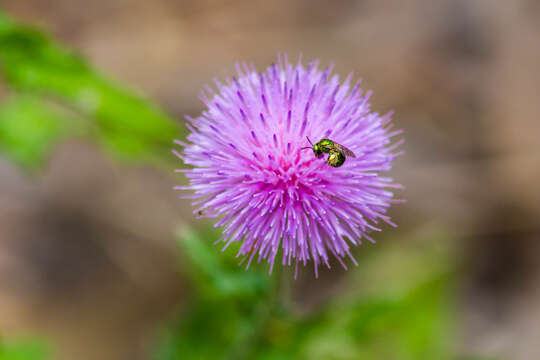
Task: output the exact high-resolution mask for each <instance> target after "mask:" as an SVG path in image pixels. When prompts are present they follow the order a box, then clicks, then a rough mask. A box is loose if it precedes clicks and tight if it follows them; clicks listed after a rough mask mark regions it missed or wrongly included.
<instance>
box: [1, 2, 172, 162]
mask: <svg viewBox="0 0 540 360" xmlns="http://www.w3.org/2000/svg"><path fill="white" fill-rule="evenodd" d="M0 71H1V73H2V74H3V77H4V79H5V82H6V85H7V86H8V89H10V90H11V91H17V92H18V93H25V94H27V95H28V94H31V95H32V96H34V97H36V98H37V99H47V100H48V101H50V100H52V101H53V102H55V103H59V104H62V105H63V106H65V107H66V108H68V109H70V110H72V111H74V112H76V113H77V114H79V115H80V116H81V117H83V118H84V119H85V120H86V121H87V122H88V123H89V126H88V127H87V129H89V130H92V131H89V132H88V133H87V134H86V135H87V136H88V137H92V138H96V139H97V140H99V141H100V143H101V144H103V145H104V146H105V147H106V148H107V149H108V150H110V151H112V152H113V153H114V154H115V155H120V156H121V157H122V158H127V159H130V158H133V159H137V160H139V159H141V160H156V158H157V157H159V156H163V155H165V154H168V153H169V148H170V147H171V146H172V140H173V139H175V138H179V137H181V132H180V126H179V123H178V122H176V121H175V120H173V119H171V118H170V117H169V116H168V115H167V114H165V113H164V112H163V111H161V110H160V109H159V107H158V106H157V105H155V104H154V103H152V102H151V101H149V100H148V99H145V98H144V97H142V96H140V95H137V94H135V92H134V91H132V90H128V89H126V88H124V87H121V86H118V85H117V84H116V83H115V82H114V81H111V80H109V79H108V78H106V77H105V76H103V75H101V74H100V73H99V72H97V71H95V70H94V69H92V67H91V66H90V65H89V64H88V63H87V62H86V61H85V60H84V58H83V57H82V56H81V55H79V54H77V53H75V52H73V51H69V50H67V49H65V48H64V47H62V46H60V45H58V44H57V43H55V42H54V41H52V40H51V39H50V38H49V37H48V36H46V35H44V34H43V33H42V32H40V31H38V30H35V29H33V28H29V27H26V26H22V25H19V24H18V23H16V22H14V21H12V20H11V19H9V18H7V17H6V16H5V15H3V14H2V13H1V12H0ZM27 125H28V126H32V125H33V124H32V123H28V124H27ZM30 131H33V130H30Z"/></svg>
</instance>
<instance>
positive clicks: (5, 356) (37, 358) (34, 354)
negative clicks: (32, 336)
mask: <svg viewBox="0 0 540 360" xmlns="http://www.w3.org/2000/svg"><path fill="white" fill-rule="evenodd" d="M46 354H47V351H46V349H45V346H43V345H42V344H41V343H39V342H35V341H4V340H2V339H0V360H44V359H45V358H46Z"/></svg>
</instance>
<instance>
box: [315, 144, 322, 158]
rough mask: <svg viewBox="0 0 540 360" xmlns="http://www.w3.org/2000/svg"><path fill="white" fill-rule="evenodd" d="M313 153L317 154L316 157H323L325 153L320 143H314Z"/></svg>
mask: <svg viewBox="0 0 540 360" xmlns="http://www.w3.org/2000/svg"><path fill="white" fill-rule="evenodd" d="M313 153H314V154H315V156H316V157H321V156H322V155H323V151H322V149H321V146H320V145H319V144H315V145H313Z"/></svg>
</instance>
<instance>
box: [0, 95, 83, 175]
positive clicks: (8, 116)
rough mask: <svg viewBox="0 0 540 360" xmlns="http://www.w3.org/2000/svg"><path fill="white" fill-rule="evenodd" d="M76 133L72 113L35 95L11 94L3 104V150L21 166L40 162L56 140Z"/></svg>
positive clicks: (0, 130)
mask: <svg viewBox="0 0 540 360" xmlns="http://www.w3.org/2000/svg"><path fill="white" fill-rule="evenodd" d="M75 133H77V120H76V119H75V116H74V115H73V114H69V113H68V112H66V111H65V110H64V109H62V108H61V107H59V106H55V105H54V104H50V103H47V102H45V101H42V100H39V99H37V98H35V97H28V96H27V97H24V96H22V97H11V98H9V99H8V100H7V101H5V102H3V103H2V104H1V105H0V152H2V153H4V154H5V155H6V156H7V157H8V158H10V159H11V160H13V161H14V162H16V163H19V164H21V165H22V166H24V167H26V168H29V169H32V168H35V167H36V166H39V165H40V164H41V163H42V162H43V161H44V160H45V159H46V157H47V155H48V154H49V152H50V151H51V150H52V149H53V147H54V144H55V143H56V142H58V141H59V140H60V139H62V138H65V137H66V136H67V135H70V134H75Z"/></svg>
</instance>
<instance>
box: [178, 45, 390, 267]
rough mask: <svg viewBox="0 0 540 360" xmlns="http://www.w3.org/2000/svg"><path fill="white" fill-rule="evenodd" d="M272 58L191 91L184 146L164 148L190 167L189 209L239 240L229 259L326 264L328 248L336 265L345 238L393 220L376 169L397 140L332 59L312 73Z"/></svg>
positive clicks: (345, 251)
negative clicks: (315, 145)
mask: <svg viewBox="0 0 540 360" xmlns="http://www.w3.org/2000/svg"><path fill="white" fill-rule="evenodd" d="M318 65H319V62H318V61H314V62H310V63H309V64H308V65H307V67H304V66H303V65H302V64H301V61H299V62H298V64H297V65H296V66H294V65H292V64H290V63H289V62H288V60H287V57H286V56H285V58H284V59H283V60H282V59H281V58H278V64H277V65H275V64H273V65H272V66H270V67H269V68H267V69H266V71H265V72H263V73H258V72H257V71H256V70H255V68H254V66H253V65H250V66H248V65H247V64H245V63H243V64H241V65H240V64H239V65H237V67H236V68H237V72H238V76H237V77H233V79H232V80H230V79H227V81H226V82H225V84H222V83H220V82H219V81H217V80H215V83H216V87H217V91H216V92H215V91H214V90H212V89H211V88H210V87H207V88H206V90H207V92H206V93H205V92H203V93H202V94H201V98H202V101H203V102H204V104H205V105H206V110H204V111H203V112H202V115H201V116H199V117H197V118H191V117H187V120H188V122H189V123H187V127H188V128H189V130H190V131H191V133H190V134H189V135H188V136H187V140H188V143H184V142H181V141H176V143H177V144H179V145H181V146H183V147H184V149H183V152H182V153H180V152H178V151H176V150H174V151H173V152H174V153H175V154H176V155H177V156H178V157H179V158H181V159H182V160H183V161H184V163H185V164H188V165H191V166H193V168H191V169H183V170H177V171H178V172H184V173H185V175H186V176H187V178H188V179H189V185H188V186H178V187H176V189H180V190H192V191H194V194H191V195H188V196H187V197H190V198H192V199H195V200H194V202H193V205H194V206H196V209H195V211H194V213H195V214H199V215H203V216H205V217H210V218H219V220H218V221H217V223H216V224H215V226H216V227H218V226H223V236H222V237H221V238H220V239H219V240H218V242H219V241H221V242H223V243H224V244H225V246H224V248H223V249H225V248H227V246H229V245H230V244H231V243H234V242H241V246H240V249H239V252H238V256H243V258H244V260H245V259H247V265H246V268H247V267H249V265H250V263H251V262H252V260H253V259H254V258H255V257H257V260H258V261H259V262H260V261H261V260H263V259H265V260H266V261H268V263H269V264H270V272H271V271H272V268H273V264H274V261H275V259H276V257H277V256H278V252H280V251H281V255H280V256H279V257H280V258H281V263H282V264H283V265H291V264H295V265H296V267H297V268H298V263H299V262H300V263H301V264H303V265H304V266H305V265H306V264H307V262H309V261H313V265H314V268H315V276H317V275H318V266H319V265H320V264H324V265H326V266H328V267H330V265H329V257H330V254H331V255H333V256H335V257H336V258H337V259H338V260H339V262H340V263H341V264H342V266H343V267H344V268H346V265H345V263H344V261H343V258H345V257H350V258H351V260H352V261H353V262H354V263H355V264H356V261H355V260H354V258H353V257H352V255H351V252H350V247H351V245H358V244H360V243H361V239H367V240H368V241H371V242H374V240H373V239H372V238H371V237H370V236H369V235H368V233H370V232H371V231H380V229H379V228H378V227H377V226H376V225H377V224H379V223H380V222H381V221H382V222H385V223H388V224H390V225H392V226H396V225H395V224H394V223H392V222H391V221H390V217H389V216H388V215H386V213H387V210H388V208H389V206H390V204H391V203H394V202H397V200H393V193H392V192H391V191H389V190H391V188H399V185H396V184H393V183H392V179H391V178H388V177H383V176H381V173H383V172H387V171H388V170H390V168H391V163H392V160H393V159H394V158H395V157H396V156H397V155H399V154H396V153H393V151H394V149H395V148H396V147H397V146H399V144H400V142H394V143H392V141H391V138H392V137H393V136H395V135H397V134H399V133H400V131H399V130H398V131H393V130H392V125H391V124H390V121H391V118H390V113H389V114H386V115H382V116H381V115H379V114H378V113H373V112H371V111H370V105H369V103H368V100H369V97H370V92H368V93H366V94H363V93H362V90H361V89H360V87H359V84H356V85H355V86H354V87H352V86H351V83H350V81H351V78H352V76H351V75H349V76H348V77H347V78H346V79H345V81H344V82H343V84H340V82H339V77H338V76H337V75H331V71H332V66H330V67H329V68H327V69H325V70H322V71H321V70H318ZM306 137H309V138H310V139H313V140H314V141H319V140H320V139H322V138H329V139H332V140H333V141H335V142H337V143H339V144H342V145H343V146H345V147H347V148H348V149H350V150H351V151H353V152H354V153H355V154H356V157H355V158H346V161H345V163H344V164H343V165H342V166H340V167H335V168H334V167H330V166H329V165H327V163H326V160H325V158H318V157H316V156H315V155H314V152H313V151H311V150H306V149H302V148H303V147H306V146H309V143H308V141H307V140H306Z"/></svg>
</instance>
